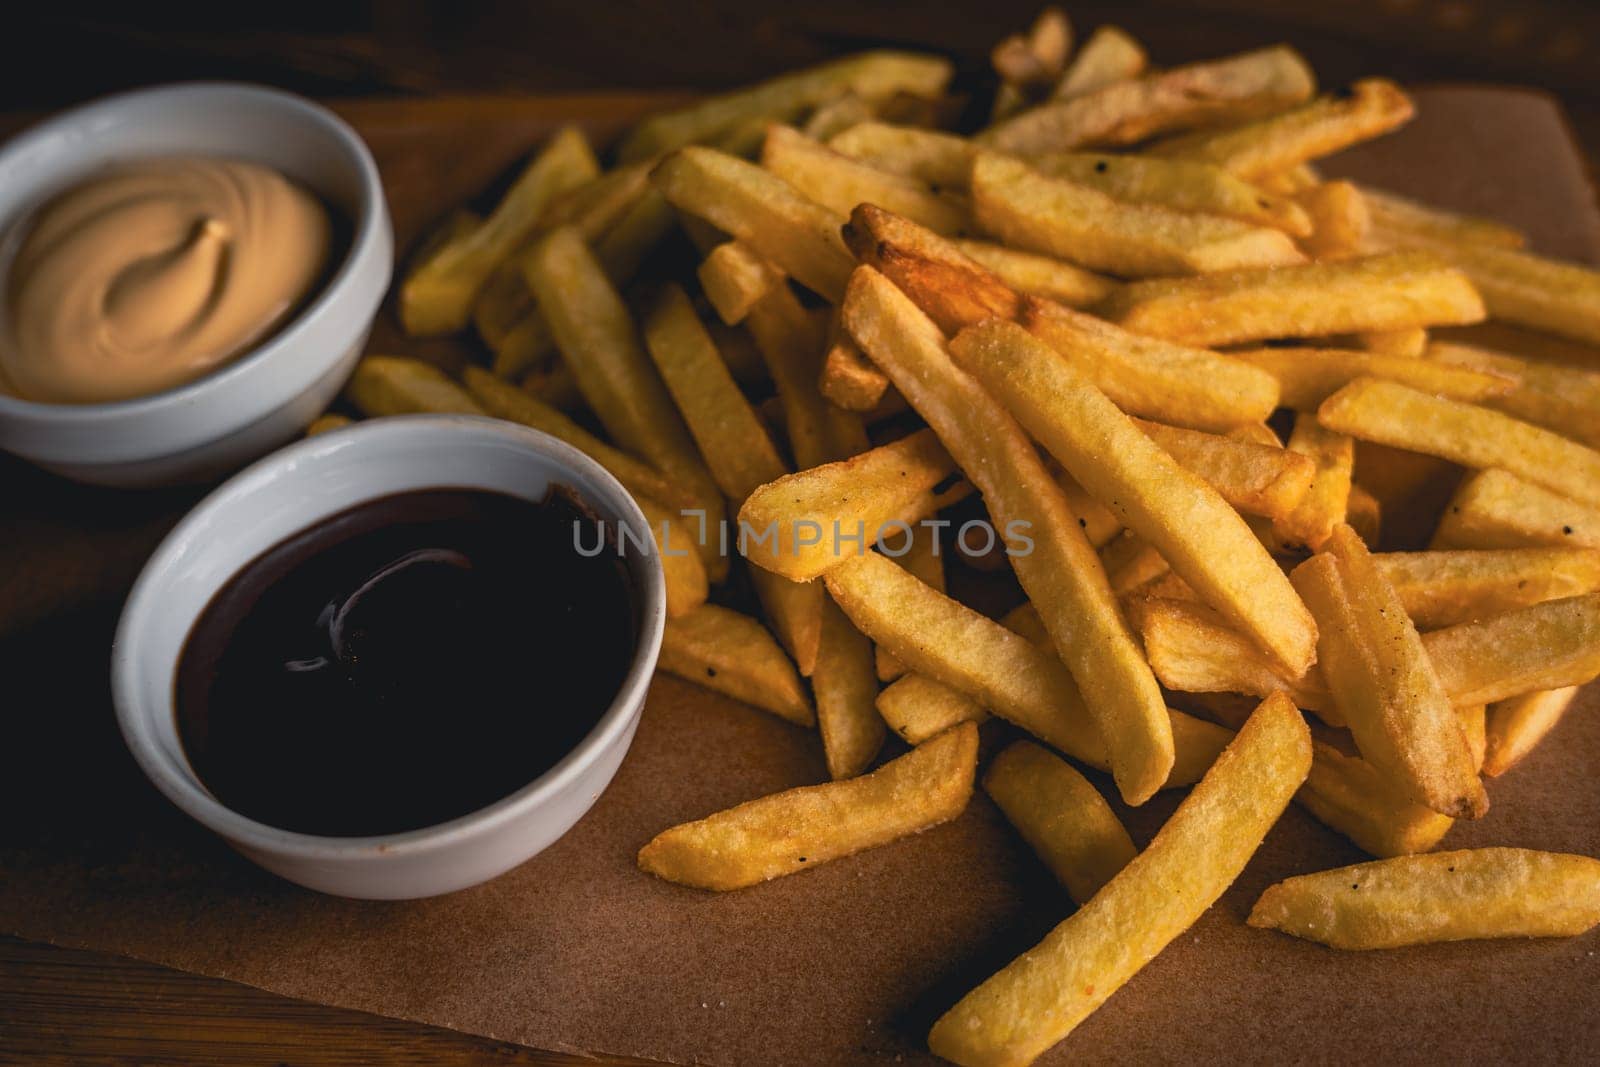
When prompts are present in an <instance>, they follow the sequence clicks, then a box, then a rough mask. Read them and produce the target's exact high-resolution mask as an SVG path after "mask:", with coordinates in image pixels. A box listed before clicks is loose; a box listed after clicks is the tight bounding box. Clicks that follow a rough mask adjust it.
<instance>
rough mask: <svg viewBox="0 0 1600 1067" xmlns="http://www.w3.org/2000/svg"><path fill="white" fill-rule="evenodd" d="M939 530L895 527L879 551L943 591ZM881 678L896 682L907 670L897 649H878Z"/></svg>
mask: <svg viewBox="0 0 1600 1067" xmlns="http://www.w3.org/2000/svg"><path fill="white" fill-rule="evenodd" d="M939 541H940V539H939V530H938V528H937V527H933V526H913V527H911V528H910V529H908V530H905V531H903V533H902V532H901V531H894V532H892V533H891V534H890V535H889V536H888V537H886V538H883V539H882V540H881V541H880V542H879V546H878V547H879V551H881V552H882V553H883V554H884V555H886V556H888V557H889V558H890V559H893V560H894V561H895V562H896V563H899V564H900V566H902V567H904V568H905V569H906V570H907V571H908V572H910V573H911V574H914V575H916V576H917V580H918V581H921V582H925V583H927V584H928V585H930V586H932V587H933V588H934V589H937V590H938V591H939V592H941V593H943V592H944V591H945V581H944V555H943V554H942V553H941V552H940V549H941V547H942V546H941V545H940V543H939ZM876 664H877V672H878V680H879V681H882V682H892V681H894V680H895V679H896V678H898V677H900V676H901V675H902V674H904V673H905V669H906V668H905V664H903V663H901V662H900V661H899V660H897V659H895V658H894V653H892V652H890V651H889V650H888V649H886V648H879V649H878V650H877V653H876Z"/></svg>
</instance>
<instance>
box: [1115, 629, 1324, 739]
mask: <svg viewBox="0 0 1600 1067" xmlns="http://www.w3.org/2000/svg"><path fill="white" fill-rule="evenodd" d="M1132 613H1133V614H1134V615H1135V616H1136V617H1137V619H1138V621H1139V633H1140V636H1141V637H1142V638H1143V639H1144V650H1145V655H1147V656H1149V657H1150V667H1151V669H1152V670H1154V671H1155V672H1156V677H1157V678H1158V679H1160V680H1161V684H1162V685H1164V686H1166V687H1167V688H1168V689H1171V690H1175V691H1177V692H1180V693H1242V694H1244V695H1246V696H1252V697H1255V698H1257V699H1264V698H1266V697H1269V696H1271V695H1272V694H1273V693H1279V692H1281V693H1286V694H1288V696H1289V698H1290V699H1291V700H1293V701H1294V702H1295V706H1296V707H1299V708H1303V709H1304V710H1306V711H1312V712H1316V714H1317V717H1318V718H1321V719H1322V720H1323V721H1324V722H1327V723H1328V725H1330V726H1341V725H1343V724H1344V720H1343V718H1342V717H1341V716H1340V715H1339V714H1338V712H1337V709H1336V708H1335V707H1334V704H1333V700H1332V697H1331V696H1330V695H1329V693H1328V690H1327V683H1326V682H1324V681H1323V678H1322V674H1321V672H1320V671H1310V672H1308V673H1307V674H1306V675H1305V676H1303V677H1301V678H1295V677H1293V676H1291V675H1289V674H1287V673H1286V672H1285V671H1284V670H1283V668H1282V667H1279V666H1278V665H1276V664H1274V663H1273V662H1272V661H1271V660H1270V659H1268V658H1267V657H1266V656H1265V655H1264V654H1263V653H1262V652H1261V651H1260V650H1259V649H1258V648H1257V647H1256V646H1255V645H1254V644H1252V643H1251V641H1250V640H1249V638H1247V637H1245V636H1244V635H1243V634H1241V633H1239V632H1238V631H1237V630H1234V629H1233V628H1232V627H1230V626H1228V625H1226V623H1224V622H1223V620H1222V619H1221V618H1220V617H1218V616H1216V615H1215V614H1213V613H1212V611H1211V610H1210V609H1209V608H1206V607H1205V606H1204V605H1201V604H1196V603H1189V602H1186V601H1182V600H1172V599H1168V598H1164V597H1150V598H1146V599H1144V600H1143V601H1142V602H1141V603H1140V604H1139V606H1138V607H1137V608H1136V609H1135V610H1134V611H1133V612H1132Z"/></svg>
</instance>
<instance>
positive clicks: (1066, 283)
mask: <svg viewBox="0 0 1600 1067" xmlns="http://www.w3.org/2000/svg"><path fill="white" fill-rule="evenodd" d="M952 243H953V244H954V245H955V247H956V248H958V249H960V250H961V251H962V252H963V253H965V254H966V255H967V256H968V257H970V258H971V259H972V260H973V261H975V262H976V263H977V264H978V265H979V266H981V267H983V268H984V269H986V270H988V271H991V272H992V273H993V274H994V276H995V277H997V278H999V279H1000V281H1001V282H1002V283H1004V284H1005V285H1007V286H1009V287H1011V288H1012V289H1014V290H1016V291H1017V292H1019V293H1027V294H1028V295H1030V296H1039V297H1044V298H1045V299H1046V300H1054V301H1057V302H1059V303H1062V304H1065V305H1067V306H1068V307H1075V308H1081V307H1088V306H1090V305H1091V304H1098V303H1099V302H1100V301H1102V300H1104V299H1105V298H1106V297H1107V296H1109V295H1110V294H1111V291H1112V290H1113V289H1115V288H1116V285H1117V283H1116V282H1114V281H1112V280H1111V279H1110V278H1105V277H1102V276H1100V275H1098V274H1095V273H1094V272H1092V271H1087V270H1084V269H1083V268H1082V267H1079V266H1077V265H1075V264H1072V263H1067V262H1065V261H1064V260H1060V259H1054V258H1052V257H1050V256H1040V255H1035V254H1034V253H1032V252H1019V251H1017V250H1016V249H1015V248H1007V247H1006V246H1005V245H997V244H994V243H992V242H990V241H973V240H966V239H958V240H956V241H954V242H952Z"/></svg>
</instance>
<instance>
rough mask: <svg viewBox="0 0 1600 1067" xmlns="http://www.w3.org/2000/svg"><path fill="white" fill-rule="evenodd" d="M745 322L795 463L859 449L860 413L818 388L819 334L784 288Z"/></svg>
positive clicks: (862, 440)
mask: <svg viewBox="0 0 1600 1067" xmlns="http://www.w3.org/2000/svg"><path fill="white" fill-rule="evenodd" d="M745 323H746V325H747V326H748V327H749V330H750V333H751V335H752V336H753V337H754V338H755V339H756V347H757V348H759V349H760V351H761V358H762V360H763V361H764V362H765V363H766V365H767V372H768V373H769V374H770V375H771V376H772V382H773V385H774V386H776V388H777V391H778V398H779V400H780V401H781V402H782V405H783V416H784V429H785V431H786V432H787V433H788V436H789V452H790V454H791V455H793V456H794V461H795V464H796V465H797V466H799V467H800V468H802V469H804V468H807V467H816V466H820V465H821V464H824V463H831V462H833V461H835V460H840V459H845V458H847V457H849V456H854V455H857V454H858V453H861V452H865V451H866V450H867V430H866V427H865V425H863V423H862V421H861V416H860V415H858V414H856V413H855V412H853V411H845V410H843V409H841V408H837V407H834V406H833V405H831V404H829V403H828V402H827V401H826V400H824V399H823V396H822V393H821V391H820V390H819V389H818V384H817V383H818V378H819V377H820V373H821V367H820V363H821V359H822V356H823V351H822V349H823V344H824V334H823V331H822V328H821V325H820V323H819V322H818V321H817V319H816V318H815V317H814V316H812V315H811V314H810V313H809V312H807V311H806V309H805V308H804V307H802V306H801V305H800V301H799V300H798V299H797V298H796V297H795V295H794V293H792V292H791V291H790V290H789V288H788V286H780V287H779V288H777V289H774V290H773V291H772V292H770V293H768V294H767V295H766V296H764V297H762V299H761V300H760V302H759V303H757V304H756V306H755V307H753V308H751V309H750V314H749V315H748V316H747V317H746V319H745Z"/></svg>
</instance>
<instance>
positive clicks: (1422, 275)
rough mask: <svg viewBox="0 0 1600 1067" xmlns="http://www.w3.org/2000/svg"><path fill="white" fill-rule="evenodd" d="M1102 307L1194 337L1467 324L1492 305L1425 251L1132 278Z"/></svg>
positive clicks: (1182, 337)
mask: <svg viewBox="0 0 1600 1067" xmlns="http://www.w3.org/2000/svg"><path fill="white" fill-rule="evenodd" d="M1098 310H1099V311H1100V312H1101V313H1102V314H1104V315H1105V316H1106V317H1107V318H1109V319H1111V320H1112V321H1113V322H1116V323H1118V324H1119V325H1121V326H1122V327H1123V328H1125V329H1128V330H1132V331H1134V332H1135V333H1143V334H1148V335H1150V336H1153V337H1161V338H1165V339H1167V340H1171V341H1178V342H1181V343H1183V344H1192V345H1227V344H1244V343H1247V342H1251V341H1267V340H1272V339H1275V338H1280V337H1319V336H1323V335H1326V334H1334V333H1351V332H1355V331H1360V330H1398V329H1405V328H1408V327H1412V326H1466V325H1470V324H1472V323H1474V322H1480V321H1482V319H1483V317H1484V314H1485V313H1484V309H1483V302H1482V301H1481V300H1480V299H1479V297H1478V293H1477V291H1476V290H1475V289H1474V288H1473V287H1472V283H1471V282H1470V281H1468V280H1467V277H1466V275H1464V274H1462V273H1461V272H1460V271H1459V270H1456V269H1454V268H1452V267H1450V266H1448V265H1446V264H1445V263H1444V262H1443V261H1442V260H1440V259H1438V258H1435V257H1433V256H1429V255H1426V254H1419V253H1391V254H1387V255H1377V256H1364V257H1362V258H1360V259H1347V260H1338V261H1334V262H1326V263H1310V264H1306V265H1303V266H1293V267H1279V268H1275V269H1272V270H1248V271H1232V272H1227V273H1219V274H1206V275H1200V276H1197V277H1193V278H1162V279H1151V280H1146V281H1140V282H1134V283H1132V284H1130V285H1126V286H1124V287H1123V288H1122V289H1120V290H1118V291H1117V292H1116V293H1113V294H1112V295H1111V297H1109V298H1108V299H1107V300H1106V301H1105V302H1104V303H1103V304H1101V306H1100V308H1099V309H1098Z"/></svg>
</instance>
